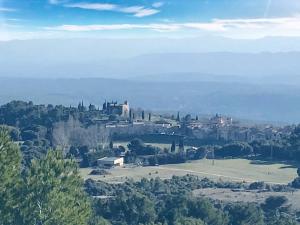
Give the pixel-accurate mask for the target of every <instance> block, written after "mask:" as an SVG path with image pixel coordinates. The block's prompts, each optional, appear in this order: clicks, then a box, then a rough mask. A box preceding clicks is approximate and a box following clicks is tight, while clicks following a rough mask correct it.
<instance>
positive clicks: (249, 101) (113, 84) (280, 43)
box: [0, 37, 300, 123]
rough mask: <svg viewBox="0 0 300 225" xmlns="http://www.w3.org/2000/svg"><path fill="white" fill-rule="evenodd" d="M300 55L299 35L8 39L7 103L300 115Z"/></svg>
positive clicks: (2, 98)
mask: <svg viewBox="0 0 300 225" xmlns="http://www.w3.org/2000/svg"><path fill="white" fill-rule="evenodd" d="M291 50H294V51H291ZM263 51H266V52H263ZM299 62H300V39H299V38H276V37H272V38H271V37H270V38H264V39H260V40H233V39H225V38H217V37H202V38H193V39H192V38H190V39H128V40H125V39H114V40H109V39H71V40H70V39H68V40H27V41H10V42H0V84H1V88H0V103H5V102H7V101H10V100H15V99H21V100H33V101H34V102H36V103H43V104H47V103H54V104H64V105H69V104H72V105H77V103H78V102H79V101H81V100H84V101H85V102H86V103H87V104H89V103H94V104H98V105H101V103H102V102H103V101H104V100H105V99H107V100H115V99H116V100H124V99H127V100H129V102H130V103H131V104H132V105H133V106H134V107H142V108H145V109H151V110H155V111H172V112H176V111H181V112H183V113H194V114H214V113H221V114H227V115H231V116H235V117H238V118H245V119H253V120H264V121H280V122H293V123H294V122H295V123H298V122H300V116H299V115H300V104H299V102H300V72H299V71H300V63H299ZM79 78H85V79H79ZM112 78H113V79H112Z"/></svg>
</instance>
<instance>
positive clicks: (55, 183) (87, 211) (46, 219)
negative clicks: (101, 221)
mask: <svg viewBox="0 0 300 225" xmlns="http://www.w3.org/2000/svg"><path fill="white" fill-rule="evenodd" d="M22 203H23V207H22V216H23V220H24V224H26V225H35V224H43V225H52V224H59V225H71V224H72V225H86V224H88V220H89V218H90V216H91V206H90V202H89V199H88V198H87V196H86V195H85V193H84V191H83V182H82V180H81V179H80V177H79V174H78V170H77V165H76V162H75V161H73V160H64V159H63V154H62V152H59V151H53V150H50V151H49V152H48V154H47V156H46V157H45V158H44V159H41V160H33V162H32V165H31V167H30V168H29V171H28V173H27V175H26V177H25V179H24V197H23V201H22Z"/></svg>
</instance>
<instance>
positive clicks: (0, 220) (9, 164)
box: [0, 127, 21, 225]
mask: <svg viewBox="0 0 300 225" xmlns="http://www.w3.org/2000/svg"><path fill="white" fill-rule="evenodd" d="M20 171H21V153H20V150H19V148H18V146H17V145H15V144H14V143H13V142H11V140H10V138H9V135H8V132H7V131H6V129H5V128H3V127H0V225H6V224H19V222H18V221H17V220H18V218H19V217H18V211H19V202H20V201H19V199H18V196H20V195H19V193H18V189H19V187H20Z"/></svg>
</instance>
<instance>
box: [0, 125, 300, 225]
mask: <svg viewBox="0 0 300 225" xmlns="http://www.w3.org/2000/svg"><path fill="white" fill-rule="evenodd" d="M21 160H22V154H21V151H20V149H19V147H18V145H16V144H14V143H13V142H12V141H11V140H10V137H9V135H8V132H7V130H6V129H5V128H1V129H0V193H1V194H0V202H1V204H0V218H1V221H0V224H2V225H12V224H14V225H23V224H24V225H25V224H26V225H37V224H46V225H54V224H60V225H71V224H72V225H76V224H78V225H84V224H86V225H100V224H102V225H105V224H116V225H119V224H120V225H121V224H122V225H126V224H130V225H135V224H145V225H146V224H149V225H150V224H170V225H173V224H189V225H198V224H200V225H202V224H207V225H227V224H228V225H240V224H245V225H246V224H247V225H248V224H249V225H250V224H253V225H257V224H258V225H259V224H261V225H263V224H270V225H271V224H272V225H278V224H279V225H280V224H282V225H289V224H296V221H295V215H294V213H293V212H292V211H291V210H290V208H289V207H288V206H287V205H286V204H285V203H286V202H287V199H286V198H285V197H284V191H286V190H285V189H286V188H288V187H271V186H269V187H268V188H273V189H274V190H275V191H276V190H277V191H281V192H282V195H283V196H281V197H280V196H279V197H270V198H268V199H266V201H265V202H264V203H263V204H255V203H247V204H246V203H230V204H229V203H222V202H216V201H213V200H210V199H207V198H202V197H197V196H194V195H193V194H192V191H193V190H195V189H199V188H205V187H223V188H241V187H242V186H245V184H242V183H215V182H212V181H210V180H208V179H199V178H198V177H194V176H185V177H173V178H172V179H171V180H160V179H159V178H157V179H151V180H147V179H142V180H141V181H140V182H133V181H127V182H125V183H122V184H107V183H103V182H96V181H93V180H87V181H86V182H85V183H84V182H83V180H82V179H81V178H80V176H79V174H78V168H77V163H76V162H75V161H74V160H72V159H64V157H63V154H62V152H61V151H54V150H49V151H48V152H47V154H46V155H45V156H44V157H42V158H41V159H34V160H32V161H31V163H30V164H29V166H28V167H27V168H22V166H21ZM260 187H261V185H258V184H251V185H249V186H245V187H244V188H260Z"/></svg>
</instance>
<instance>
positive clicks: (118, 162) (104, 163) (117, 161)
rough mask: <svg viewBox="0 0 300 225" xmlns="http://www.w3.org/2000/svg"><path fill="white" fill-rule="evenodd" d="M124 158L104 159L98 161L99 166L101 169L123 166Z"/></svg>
mask: <svg viewBox="0 0 300 225" xmlns="http://www.w3.org/2000/svg"><path fill="white" fill-rule="evenodd" d="M123 165H124V158H119V157H104V158H102V159H98V166H101V167H114V166H123Z"/></svg>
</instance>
